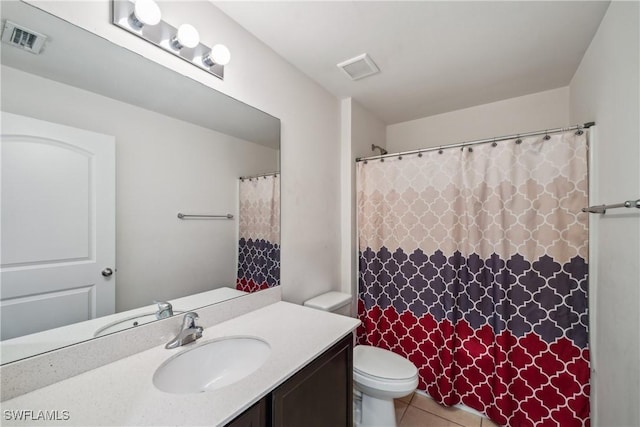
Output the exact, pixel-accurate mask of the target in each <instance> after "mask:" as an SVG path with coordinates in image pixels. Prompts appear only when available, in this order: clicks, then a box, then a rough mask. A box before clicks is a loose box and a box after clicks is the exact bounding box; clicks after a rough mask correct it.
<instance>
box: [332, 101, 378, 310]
mask: <svg viewBox="0 0 640 427" xmlns="http://www.w3.org/2000/svg"><path fill="white" fill-rule="evenodd" d="M341 112H342V113H341V114H342V133H341V142H342V166H341V177H342V185H341V189H340V191H341V194H342V196H341V218H342V221H341V223H342V291H343V292H346V293H351V295H353V298H354V299H353V301H354V304H353V305H352V309H353V310H354V314H355V309H356V305H355V301H356V295H357V288H356V284H357V274H358V256H357V255H358V254H357V251H358V241H357V235H356V232H357V228H356V194H355V188H356V163H355V159H356V158H358V157H366V156H370V155H372V154H375V153H373V152H372V151H371V144H375V145H379V146H381V147H385V146H386V124H385V123H384V122H383V121H382V120H380V119H379V118H378V117H376V116H375V115H374V114H372V113H371V112H370V111H368V110H367V109H365V108H364V107H362V106H361V105H360V104H358V103H357V102H356V101H355V100H353V99H352V98H346V99H343V100H342V102H341ZM376 153H379V152H378V151H376Z"/></svg>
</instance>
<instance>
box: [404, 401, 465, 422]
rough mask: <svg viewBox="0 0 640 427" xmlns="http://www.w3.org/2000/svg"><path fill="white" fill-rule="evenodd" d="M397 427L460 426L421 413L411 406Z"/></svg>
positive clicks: (427, 413) (435, 416)
mask: <svg viewBox="0 0 640 427" xmlns="http://www.w3.org/2000/svg"><path fill="white" fill-rule="evenodd" d="M398 427H460V424H456V423H454V422H451V421H448V420H445V419H444V418H440V417H438V416H437V415H433V414H431V413H429V412H425V411H422V410H420V409H418V408H415V407H413V406H409V407H407V410H406V411H405V413H404V416H403V417H402V420H401V421H400V423H399V424H398Z"/></svg>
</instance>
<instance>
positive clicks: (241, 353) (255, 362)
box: [153, 337, 271, 394]
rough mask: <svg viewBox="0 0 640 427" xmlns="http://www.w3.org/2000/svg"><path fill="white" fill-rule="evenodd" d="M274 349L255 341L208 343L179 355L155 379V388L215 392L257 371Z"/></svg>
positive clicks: (182, 392) (168, 362) (223, 340)
mask: <svg viewBox="0 0 640 427" xmlns="http://www.w3.org/2000/svg"><path fill="white" fill-rule="evenodd" d="M270 353H271V347H270V346H269V344H267V343H266V342H265V341H263V340H261V339H259V338H253V337H229V338H222V339H219V340H213V341H208V342H205V343H202V344H200V345H199V346H197V347H195V348H192V349H189V350H185V351H183V352H181V353H178V354H176V355H175V356H173V357H171V358H170V359H169V360H167V361H166V362H164V363H163V364H162V365H160V367H159V368H158V369H157V370H156V372H155V374H154V375H153V384H154V385H155V386H156V388H157V389H159V390H162V391H165V392H167V393H178V394H185V393H200V392H203V391H208V390H215V389H218V388H221V387H224V386H227V385H229V384H233V383H234V382H236V381H239V380H241V379H242V378H244V377H246V376H247V375H249V374H251V373H253V372H254V371H256V370H257V369H258V368H259V367H260V366H262V364H263V363H264V362H265V361H266V360H267V358H268V357H269V354H270Z"/></svg>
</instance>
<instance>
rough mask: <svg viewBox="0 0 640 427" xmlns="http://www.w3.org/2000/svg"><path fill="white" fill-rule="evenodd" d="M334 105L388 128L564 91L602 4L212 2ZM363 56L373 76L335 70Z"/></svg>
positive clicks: (604, 5)
mask: <svg viewBox="0 0 640 427" xmlns="http://www.w3.org/2000/svg"><path fill="white" fill-rule="evenodd" d="M214 4H215V5H216V6H217V7H219V8H220V9H221V10H222V11H223V12H224V13H226V14H227V15H229V16H230V17H231V18H232V19H234V20H235V21H236V22H238V23H239V24H240V25H241V26H243V27H244V28H245V29H246V30H248V31H249V32H250V33H253V34H254V35H255V36H256V37H257V38H259V39H260V40H262V41H263V42H264V43H265V44H266V45H268V46H269V47H271V48H272V49H273V50H274V51H275V52H277V53H278V54H279V55H280V56H282V57H283V58H285V59H286V60H287V61H289V62H290V63H291V64H293V65H294V66H295V67H297V68H298V69H300V70H301V71H302V72H303V73H305V74H306V75H308V76H309V77H311V78H312V79H313V80H315V81H316V82H318V83H319V84H320V85H321V86H323V87H325V88H326V89H327V90H328V91H329V92H331V93H333V94H334V95H336V96H337V97H339V98H346V97H353V98H354V99H355V100H356V101H357V102H359V103H360V104H361V105H362V106H364V107H365V108H366V109H368V110H369V111H370V112H372V113H374V114H375V115H376V116H378V117H379V118H380V119H382V120H383V121H384V122H385V123H387V124H393V123H399V122H403V121H407V120H413V119H416V118H420V117H426V116H431V115H435V114H440V113H444V112H448V111H453V110H458V109H462V108H467V107H472V106H475V105H480V104H485V103H489V102H494V101H499V100H502V99H508V98H513V97H517V96H522V95H526V94H530V93H535V92H540V91H544V90H550V89H555V88H559V87H563V86H567V85H568V84H569V83H570V81H571V78H572V77H573V74H574V73H575V71H576V69H577V67H578V65H579V64H580V60H581V59H582V56H583V55H584V52H585V51H586V49H587V47H588V46H589V43H590V42H591V39H592V38H593V36H594V34H595V32H596V30H597V29H598V26H599V24H600V21H601V20H602V18H603V16H604V14H605V12H606V9H607V7H608V5H609V2H604V1H490V2H484V1H471V2H459V1H448V2H447V1H439V2H436V1H407V2H405V1H285V2H274V1H258V2H253V1H249V2H247V1H222V2H219V1H214ZM365 52H366V53H368V54H369V55H370V56H371V58H372V59H373V60H374V61H375V63H376V64H377V65H378V67H379V68H380V70H381V72H380V73H379V74H376V75H373V76H370V77H366V78H364V79H361V80H357V81H351V80H349V78H348V77H346V75H345V74H344V73H343V72H342V71H341V70H340V69H339V68H338V67H337V66H336V64H338V63H339V62H342V61H344V60H346V59H349V58H352V57H354V56H356V55H359V54H362V53H365Z"/></svg>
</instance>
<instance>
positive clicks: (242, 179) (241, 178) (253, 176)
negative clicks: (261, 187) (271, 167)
mask: <svg viewBox="0 0 640 427" xmlns="http://www.w3.org/2000/svg"><path fill="white" fill-rule="evenodd" d="M279 174H280V172H269V173H263V174H260V175H251V176H241V177H240V178H239V179H240V181H244V180H245V179H254V178H256V179H257V178H263V177H264V178H266V177H268V176H276V175H279Z"/></svg>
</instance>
